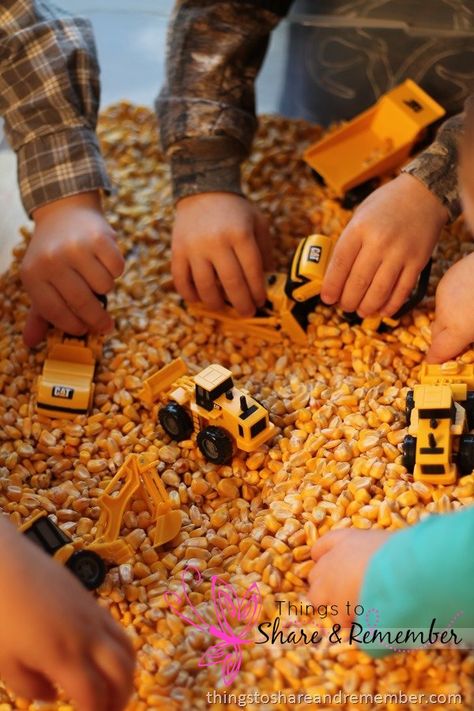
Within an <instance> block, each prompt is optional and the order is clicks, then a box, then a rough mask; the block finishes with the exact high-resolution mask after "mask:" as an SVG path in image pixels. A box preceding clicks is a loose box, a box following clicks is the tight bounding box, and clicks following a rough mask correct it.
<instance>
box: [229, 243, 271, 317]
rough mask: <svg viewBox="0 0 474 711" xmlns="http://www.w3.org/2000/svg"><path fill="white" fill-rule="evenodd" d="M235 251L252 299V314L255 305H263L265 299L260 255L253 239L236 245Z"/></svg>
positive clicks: (265, 293)
mask: <svg viewBox="0 0 474 711" xmlns="http://www.w3.org/2000/svg"><path fill="white" fill-rule="evenodd" d="M235 253H236V255H237V259H238V261H239V262H240V265H241V268H242V271H243V273H244V277H245V281H246V285H247V288H248V290H249V291H250V295H251V299H252V305H251V309H252V311H251V313H252V314H253V313H254V311H255V305H256V306H263V304H264V303H265V301H266V300H267V292H266V288H265V277H264V274H263V260H262V255H261V253H260V250H259V248H258V247H257V244H256V243H255V242H254V241H253V240H251V241H249V242H247V243H246V244H244V245H242V246H239V247H237V249H236V250H235Z"/></svg>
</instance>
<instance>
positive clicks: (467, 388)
mask: <svg viewBox="0 0 474 711" xmlns="http://www.w3.org/2000/svg"><path fill="white" fill-rule="evenodd" d="M406 414H407V422H408V425H409V429H408V434H407V435H406V436H405V439H404V441H403V464H404V466H405V467H406V468H407V470H408V471H409V472H410V473H412V474H413V475H414V479H415V480H416V481H424V482H427V483H431V484H453V483H454V482H455V481H456V479H457V477H458V475H460V476H464V475H466V474H470V473H471V472H472V471H473V469H474V434H471V433H470V432H471V430H472V429H474V366H472V365H467V364H462V363H456V362H454V361H450V362H447V363H443V365H441V366H440V365H427V364H423V365H422V368H421V372H420V385H415V387H414V389H413V390H411V391H409V392H408V395H407V400H406Z"/></svg>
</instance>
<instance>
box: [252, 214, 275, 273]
mask: <svg viewBox="0 0 474 711" xmlns="http://www.w3.org/2000/svg"><path fill="white" fill-rule="evenodd" d="M255 238H256V240H257V244H258V248H259V250H260V254H261V255H262V260H263V268H264V269H265V271H272V270H273V269H275V259H274V256H273V242H272V237H271V234H270V228H269V225H268V220H267V218H266V217H265V215H262V213H261V212H257V214H256V216H255Z"/></svg>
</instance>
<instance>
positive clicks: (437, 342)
mask: <svg viewBox="0 0 474 711" xmlns="http://www.w3.org/2000/svg"><path fill="white" fill-rule="evenodd" d="M432 334H433V336H432V341H431V346H430V349H429V351H428V353H427V354H426V361H427V363H444V362H445V361H447V360H451V359H452V358H455V357H456V356H458V355H459V354H460V353H461V352H462V351H463V350H464V349H465V348H466V346H468V345H469V343H470V341H469V340H466V336H465V334H462V333H459V332H456V331H451V330H450V329H449V327H447V326H445V327H444V328H441V329H439V328H437V327H436V323H435V324H433V328H432Z"/></svg>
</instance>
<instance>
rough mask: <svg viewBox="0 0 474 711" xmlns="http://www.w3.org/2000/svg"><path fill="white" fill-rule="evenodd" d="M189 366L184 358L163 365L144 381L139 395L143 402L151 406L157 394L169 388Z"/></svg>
mask: <svg viewBox="0 0 474 711" xmlns="http://www.w3.org/2000/svg"><path fill="white" fill-rule="evenodd" d="M187 370H188V368H187V365H186V363H185V362H184V360H183V359H182V358H176V360H173V361H171V363H168V364H167V365H165V366H163V368H161V369H160V370H159V371H158V372H156V373H155V374H154V375H152V376H151V377H149V378H147V380H145V382H144V383H143V388H142V389H141V390H140V391H139V392H138V397H139V398H140V400H142V402H144V403H146V404H147V405H149V406H150V407H151V405H152V404H153V403H154V401H155V399H156V397H157V395H159V394H160V393H162V392H164V391H165V390H166V389H167V388H169V386H170V385H172V383H174V382H175V380H177V379H178V378H179V377H181V376H182V375H184V374H185V373H186V372H187Z"/></svg>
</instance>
